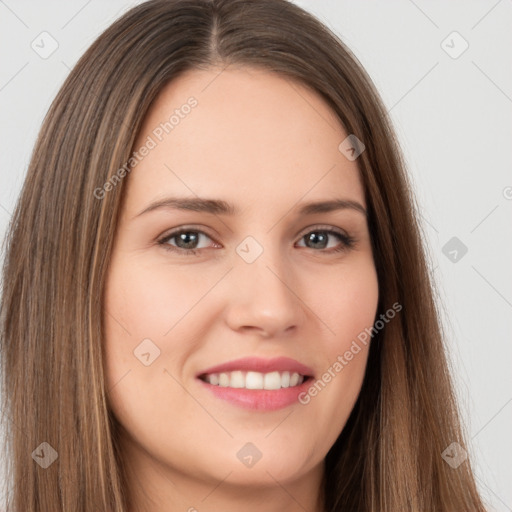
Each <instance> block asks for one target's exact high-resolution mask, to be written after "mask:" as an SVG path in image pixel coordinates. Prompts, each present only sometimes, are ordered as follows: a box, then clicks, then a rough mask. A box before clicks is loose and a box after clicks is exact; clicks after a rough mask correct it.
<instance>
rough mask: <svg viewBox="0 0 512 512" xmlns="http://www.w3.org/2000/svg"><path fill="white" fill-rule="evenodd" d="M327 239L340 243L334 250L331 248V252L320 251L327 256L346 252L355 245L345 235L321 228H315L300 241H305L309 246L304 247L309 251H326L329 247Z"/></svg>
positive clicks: (349, 237) (353, 241) (352, 240)
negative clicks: (336, 240)
mask: <svg viewBox="0 0 512 512" xmlns="http://www.w3.org/2000/svg"><path fill="white" fill-rule="evenodd" d="M329 238H331V239H332V238H337V239H338V241H339V242H340V243H339V244H338V245H337V246H336V245H335V246H334V248H333V247H332V246H331V250H327V251H326V250H323V251H322V252H325V253H328V254H330V253H336V252H341V251H346V250H348V249H350V248H352V247H353V246H354V244H355V239H354V238H352V237H351V236H349V235H347V234H346V233H343V232H342V231H338V230H334V229H332V228H325V229H324V227H322V226H320V227H316V228H315V229H314V230H313V231H309V232H308V233H306V234H305V235H302V237H301V240H306V244H309V245H306V247H309V248H311V249H326V248H328V246H329Z"/></svg>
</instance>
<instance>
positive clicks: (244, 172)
mask: <svg viewBox="0 0 512 512" xmlns="http://www.w3.org/2000/svg"><path fill="white" fill-rule="evenodd" d="M219 72H220V70H219V69H212V70H208V71H204V70H201V71H198V70H194V71H189V72H188V73H187V74H185V75H182V76H181V77H180V78H179V79H177V80H175V81H173V82H172V83H170V84H169V85H168V86H167V87H166V88H165V89H164V90H163V91H162V92H161V94H160V95H159V97H158V98H157V101H156V102H155V103H154V104H153V105H152V108H151V110H150V111H149V112H148V115H147V117H146V119H145V122H144V125H143V128H142V130H141V132H140V134H139V136H138V140H137V142H136V144H135V151H137V153H138V155H137V156H136V157H135V158H136V164H135V165H134V166H133V168H132V170H131V172H130V173H129V174H128V175H127V176H126V177H125V178H124V179H126V180H127V183H126V188H125V191H124V193H125V196H124V203H123V207H122V211H121V215H120V219H119V224H118V229H117V233H116V240H115V246H114V250H113V254H112V259H111V262H110V270H109V274H108V279H107V283H106V294H105V328H106V340H105V343H106V374H107V381H108V382H107V385H108V389H109V404H110V407H111V409H112V412H113V414H114V415H115V417H116V419H117V420H118V421H119V423H120V424H121V425H122V427H123V431H124V433H125V437H124V438H123V442H124V449H125V451H126V454H127V457H129V459H130V460H131V463H132V465H133V467H134V468H140V472H141V474H142V473H144V474H145V475H150V474H153V476H154V479H153V481H154V482H156V481H157V480H158V478H161V481H162V480H163V479H164V477H163V476H162V475H165V478H166V479H167V481H169V480H171V481H172V482H174V483H176V482H179V481H183V482H184V481H186V480H187V481H195V482H219V481H220V480H222V479H224V478H225V477H226V475H228V474H229V479H228V480H229V483H231V484H244V485H246V486H254V487H258V486H264V485H266V484H268V483H269V474H270V475H272V477H273V478H274V479H275V480H276V481H279V482H289V483H290V485H293V482H298V481H306V480H308V481H311V480H312V479H313V480H314V479H315V478H316V483H317V484H318V482H319V480H318V478H319V477H320V475H321V472H322V462H323V459H324V457H325V455H326V453H327V452H328V450H329V449H330V447H331V446H332V445H333V443H334V442H335V440H336V438H337V437H338V436H339V434H340V432H341V431H342V429H343V427H344V425H345V422H346V420H347V418H348V416H349V414H350V412H351V410H352V408H353V406H354V403H355V401H356V399H357V396H358V393H359V391H360V388H361V384H362V380H363V375H364V371H365V366H366V361H367V354H368V348H369V345H364V344H362V343H360V342H359V343H358V345H359V351H356V350H355V349H354V343H353V342H354V340H357V336H358V335H359V334H360V333H361V332H362V331H364V329H365V328H371V326H372V325H373V321H374V318H375V315H376V311H377V301H378V284H377V276H376V271H375V266H374V262H373V256H372V250H371V243H370V235H369V231H368V225H367V220H366V216H365V208H366V204H365V198H364V192H363V186H362V183H361V180H360V176H359V172H358V168H357V161H352V160H349V159H348V158H347V157H346V156H345V154H344V153H342V152H341V151H340V150H339V149H338V147H339V145H340V143H341V142H342V141H343V140H344V139H345V138H346V137H347V135H348V134H347V133H345V132H344V131H343V128H342V126H341V124H340V123H339V121H338V120H337V118H336V117H335V115H334V113H333V112H332V111H331V110H330V108H329V107H328V105H327V104H326V103H324V101H323V100H322V98H321V97H320V96H318V95H317V94H316V93H314V92H312V91H310V90H308V89H307V88H305V87H303V86H301V85H299V84H298V83H295V82H290V81H288V80H286V79H284V78H281V77H279V76H277V75H275V74H272V73H269V72H265V71H262V70H256V69H252V68H238V69H233V68H228V69H226V70H225V71H223V72H221V73H220V74H219ZM191 97H193V98H194V99H193V100H190V98H191ZM187 105H188V106H187ZM173 115H174V117H171V116H173ZM165 123H167V125H166V124H165ZM143 147H146V150H144V149H143ZM107 193H108V192H107ZM206 200H209V201H206ZM180 201H182V202H181V203H180ZM215 201H217V202H215ZM313 203H328V204H327V206H324V207H323V208H322V207H320V206H317V207H316V208H315V207H313V206H311V204H313ZM308 205H309V207H308ZM333 205H337V207H336V208H333ZM347 352H351V354H352V357H350V356H349V355H348V354H347ZM315 383H316V384H315ZM315 390H316V392H315ZM142 468H144V472H142ZM156 475H159V476H158V477H157V476H156ZM141 478H143V477H142V476H141ZM154 485H155V486H156V485H157V484H154Z"/></svg>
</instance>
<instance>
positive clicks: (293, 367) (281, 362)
mask: <svg viewBox="0 0 512 512" xmlns="http://www.w3.org/2000/svg"><path fill="white" fill-rule="evenodd" d="M236 370H241V371H253V372H260V373H270V372H287V371H288V372H295V373H300V374H301V375H306V376H310V377H312V376H313V370H312V369H311V368H310V367H309V366H306V365H304V364H302V363H299V362H298V361H296V360H295V359H291V358H290V357H275V358H273V359H263V358H259V357H243V358H241V359H235V360H233V361H229V362H227V363H223V364H219V365H216V366H212V367H211V368H207V369H206V370H203V371H202V372H200V373H198V374H197V377H199V376H200V375H205V374H207V373H222V372H233V371H236Z"/></svg>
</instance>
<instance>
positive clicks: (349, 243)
mask: <svg viewBox="0 0 512 512" xmlns="http://www.w3.org/2000/svg"><path fill="white" fill-rule="evenodd" d="M182 233H199V234H202V235H205V236H206V237H208V238H210V239H211V240H213V239H212V237H211V236H209V235H208V234H207V233H205V232H204V231H200V230H199V229H193V228H180V229H178V230H176V231H173V232H171V233H169V234H168V235H165V236H164V237H163V238H161V239H160V240H158V242H157V243H158V244H159V245H161V246H162V247H163V248H164V250H166V251H171V252H173V253H176V254H179V255H180V256H189V255H193V256H197V255H198V254H197V253H198V252H199V251H202V250H203V249H204V248H203V249H182V248H181V247H175V246H173V245H170V244H168V243H167V242H168V241H169V240H172V239H173V238H175V237H177V236H179V235H181V234H182ZM311 233H327V234H329V235H334V236H336V237H337V238H338V239H339V240H340V242H342V244H341V245H340V246H339V247H337V248H335V249H330V250H325V249H319V250H317V251H316V250H315V249H312V250H313V251H315V252H324V253H327V254H334V253H340V252H343V251H347V250H349V249H351V248H353V247H354V245H355V243H356V240H355V238H353V237H351V236H349V235H346V234H345V233H342V232H340V231H337V230H333V229H332V228H329V229H328V228H324V227H323V226H317V227H314V228H313V229H311V230H310V231H308V232H307V233H304V235H302V236H301V237H300V240H302V239H303V238H304V237H305V236H306V235H310V234H311ZM214 242H215V241H214ZM215 243H217V242H215ZM306 249H308V247H306Z"/></svg>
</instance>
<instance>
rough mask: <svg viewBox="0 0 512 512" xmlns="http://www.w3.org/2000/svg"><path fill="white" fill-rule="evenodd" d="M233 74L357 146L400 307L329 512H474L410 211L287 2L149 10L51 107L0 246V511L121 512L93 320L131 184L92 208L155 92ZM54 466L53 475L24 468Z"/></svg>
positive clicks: (404, 190)
mask: <svg viewBox="0 0 512 512" xmlns="http://www.w3.org/2000/svg"><path fill="white" fill-rule="evenodd" d="M231 64H232V65H244V66H255V67H259V68H263V69H265V70H267V71H271V72H275V73H279V74H280V75H281V76H283V77H285V78H287V79H289V80H290V82H291V83H293V82H294V81H295V82H299V83H301V84H305V85H307V86H308V87H310V88H311V89H313V90H315V91H317V92H318V93H319V94H320V95H321V96H322V97H323V98H324V100H325V101H326V102H327V104H328V105H329V106H330V107H331V108H332V109H333V111H334V112H335V113H336V114H337V115H338V116H339V119H340V121H341V122H342V124H343V126H344V127H345V130H346V132H347V133H348V134H355V135H356V136H357V138H358V139H360V140H361V141H363V143H364V144H365V146H366V150H365V151H364V152H363V153H362V154H361V155H360V156H359V158H358V160H357V162H358V165H359V169H360V173H361V177H362V180H363V183H364V188H365V194H366V202H367V205H368V219H369V220H368V221H369V228H370V234H371V238H372V244H373V251H374V258H375V265H376V268H377V273H378V281H379V306H378V312H377V317H380V315H381V314H382V313H384V312H385V311H386V310H388V309H389V308H390V307H391V306H392V304H394V303H399V304H400V305H402V310H401V312H400V314H399V315H397V317H396V318H395V320H394V321H393V322H389V324H388V325H387V326H386V328H385V329H382V330H381V331H379V332H378V333H377V334H376V335H375V337H374V339H373V340H372V344H371V347H370V353H369V359H368V365H367V369H366V374H365V379H364V382H363V386H362V389H361V393H360V396H359V398H358V400H357V403H356V405H355V407H354V409H353V411H352V413H351V415H350V417H349V420H348V422H347V424H346V426H345V428H344V429H343V431H342V433H341V435H340V436H339V438H338V440H337V441H336V443H335V444H334V446H333V447H332V448H331V450H330V451H329V453H328V454H327V457H326V460H325V467H326V477H325V482H324V492H325V507H326V511H328V512H335V511H341V510H343V511H345V510H350V511H362V512H364V511H368V512H370V511H371V512H385V511H389V512H398V511H422V512H426V511H429V512H431V511H434V510H435V511H437V512H442V511H446V512H448V511H466V512H468V511H483V510H484V507H483V505H482V502H481V500H480V497H479V495H478V492H477V489H476V486H475V481H474V477H473V474H472V471H471V466H470V462H469V459H468V460H466V461H465V462H463V463H462V464H460V465H459V466H458V467H457V468H452V467H451V466H450V465H449V464H447V463H446V462H445V461H444V460H443V458H442V456H441V454H442V452H443V450H445V448H446V447H447V446H449V445H450V444H451V443H452V442H457V443H459V444H460V445H461V446H464V435H463V431H462V427H461V425H460V423H459V413H458V410H457V404H456V400H455V397H454V392H453V385H452V382H451V378H450V375H449V370H448V365H447V359H446V355H445V348H444V346H443V336H442V331H441V327H440V321H439V318H438V312H437V310H436V303H435V292H434V286H433V283H432V282H431V279H430V275H429V270H428V265H427V263H426V258H425V252H424V248H423V245H422V244H423V242H422V239H421V231H420V229H419V226H418V223H417V217H418V214H417V207H416V206H415V203H414V199H413V196H412V194H411V191H410V185H409V183H408V179H407V176H406V174H405V171H404V163H403V161H402V157H401V153H400V149H399V147H398V144H397V142H396V138H395V135H394V133H393V129H392V127H391V124H390V121H389V119H388V115H387V112H386V109H385V107H384V106H383V104H382V101H381V100H380V98H379V95H378V93H377V91H376V90H375V87H374V86H373V84H372V81H371V79H370V78H369V77H368V75H367V74H366V72H365V71H364V69H363V68H362V66H361V65H360V64H359V62H358V60H357V59H356V57H355V56H354V55H353V54H352V53H351V52H350V50H349V49H348V48H347V47H346V46H345V45H344V44H343V42H342V41H341V40H340V39H339V38H338V37H337V36H336V35H334V34H333V33H331V32H330V31H329V30H328V29H327V28H326V27H325V26H323V25H322V24H321V23H320V22H319V21H318V20H316V19H315V18H314V17H313V16H312V15H310V14H308V13H307V12H305V11H304V10H302V9H300V8H299V7H297V6H295V5H294V4H292V3H289V2H288V1H286V0H258V1H247V0H151V1H149V2H145V3H143V4H141V5H139V6H137V7H135V8H133V9H131V10H130V11H129V12H127V13H126V14H125V15H123V16H122V17H121V18H120V19H119V20H117V21H116V22H115V23H114V24H113V25H111V26H110V27H109V28H108V29H107V30H106V31H105V32H104V33H103V34H102V35H101V36H100V37H99V38H98V39H97V40H96V41H95V42H94V43H93V44H92V46H91V47H90V48H89V49H88V50H87V52H86V53H85V54H84V55H83V57H82V58H81V59H80V60H79V62H78V63H77V64H76V66H75V67H74V69H73V70H72V71H71V72H70V74H69V76H68V78H67V79H66V81H65V83H64V85H63V86H62V88H61V89H60V91H59V93H58V95H57V97H56V98H55V100H54V102H53V104H52V106H51V108H50V110H49V112H48V114H47V116H46V118H45V120H44V123H43V126H42V128H41V131H40V134H39V137H38V140H37V142H36V145H35V148H34V151H33V154H32V158H31V162H30V166H29V169H28V174H27V176H26V179H25V182H24V185H23V189H22V192H21V195H20V198H19V200H18V203H17V206H16V209H15V211H14V214H13V216H12V219H11V224H10V226H9V230H8V235H7V237H6V239H5V242H4V243H5V246H4V247H5V251H6V254H5V263H4V268H3V292H2V302H1V311H0V313H1V317H0V319H1V331H0V335H1V345H0V348H1V352H0V354H1V358H2V368H1V370H2V379H3V380H2V386H3V411H4V425H5V426H4V429H5V432H6V434H7V435H6V440H7V441H8V443H7V446H6V448H5V450H6V451H4V453H7V454H8V457H7V459H8V460H7V462H8V467H7V470H8V478H9V479H10V482H11V487H12V489H9V491H10V492H9V495H8V503H7V507H6V508H7V510H8V511H9V512H22V511H23V512H25V511H52V512H54V511H70V510H73V511H74V512H81V511H83V512H85V511H86V510H87V511H88V512H91V511H96V510H98V511H106V510H109V511H115V512H126V510H127V499H128V492H127V489H126V485H125V476H126V475H125V474H124V469H123V466H122V464H121V454H120V450H119V443H118V424H117V423H116V420H115V419H114V418H113V417H112V415H111V413H110V411H109V407H108V395H107V393H108V389H106V387H105V377H104V374H103V361H104V352H103V342H102V340H103V327H102V320H101V319H102V316H103V314H108V312H104V310H103V288H104V282H105V276H106V272H107V268H108V264H109V260H110V254H111V250H112V242H113V238H114V234H115V230H116V224H117V218H118V213H119V210H120V205H121V200H122V197H123V189H124V186H125V183H126V180H127V179H129V176H126V177H124V179H118V180H117V182H116V186H112V187H109V191H108V193H105V194H103V193H102V194H101V196H102V197H101V198H98V196H99V195H100V194H98V192H97V191H98V189H101V188H102V187H103V186H104V184H105V183H107V182H109V180H111V178H112V176H115V175H117V176H118V177H119V170H120V168H122V167H123V166H124V164H125V163H126V162H127V161H129V159H130V156H131V152H132V149H133V145H134V142H135V138H136V136H137V133H138V131H139V129H140V127H141V124H142V121H143V119H144V117H145V115H146V113H147V111H148V109H149V107H150V105H151V103H152V101H153V100H154V99H155V97H156V96H157V95H158V93H159V92H160V91H161V90H162V88H163V87H164V86H165V85H166V84H168V83H169V82H170V81H171V80H173V79H175V78H176V77H177V76H179V75H180V73H182V72H184V71H186V70H190V69H199V68H202V69H208V68H212V67H213V66H215V67H218V68H219V70H221V69H223V68H224V67H225V66H227V65H231ZM132 172H136V170H134V171H132ZM95 191H96V193H95ZM41 443H48V444H47V445H46V444H43V445H41ZM48 445H49V446H48ZM50 447H51V448H50ZM51 449H54V450H55V451H56V453H57V454H58V458H57V460H56V461H55V462H54V463H53V464H51V465H49V467H47V468H43V467H42V466H41V465H40V464H36V458H37V457H38V456H39V457H41V456H42V453H43V452H44V450H46V457H49V456H50V455H52V454H53V452H52V451H51ZM38 450H39V451H38ZM41 450H43V452H41ZM46 460H48V459H46Z"/></svg>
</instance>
